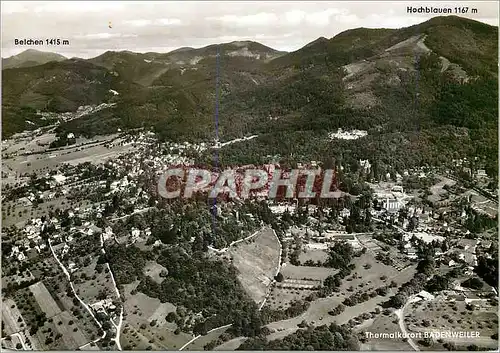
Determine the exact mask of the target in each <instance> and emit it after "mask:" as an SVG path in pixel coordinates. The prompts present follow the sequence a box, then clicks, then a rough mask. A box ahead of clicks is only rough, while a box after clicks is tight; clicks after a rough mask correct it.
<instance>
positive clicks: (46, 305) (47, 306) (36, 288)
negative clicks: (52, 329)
mask: <svg viewBox="0 0 500 353" xmlns="http://www.w3.org/2000/svg"><path fill="white" fill-rule="evenodd" d="M29 289H30V291H31V293H33V295H34V297H35V300H36V302H37V303H38V305H39V306H40V309H42V311H43V312H44V313H45V314H47V317H53V316H56V315H57V314H59V313H60V312H61V309H60V308H59V306H58V305H57V303H56V302H55V300H54V298H53V297H52V295H51V294H50V293H49V291H48V290H47V288H46V287H45V284H43V282H38V283H35V284H33V285H31V286H30V287H29Z"/></svg>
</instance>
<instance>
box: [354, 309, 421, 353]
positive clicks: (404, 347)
mask: <svg viewBox="0 0 500 353" xmlns="http://www.w3.org/2000/svg"><path fill="white" fill-rule="evenodd" d="M356 331H358V332H370V333H373V334H377V333H389V334H390V333H397V332H401V329H400V328H399V325H398V321H397V319H396V317H395V316H394V315H379V316H378V317H377V318H375V320H373V321H372V322H371V323H370V324H369V325H366V326H363V327H362V328H359V329H356ZM363 337H365V334H363ZM361 350H363V351H372V350H375V351H412V350H413V348H412V347H411V346H410V345H409V344H408V343H407V342H405V341H404V340H403V339H394V338H368V339H367V341H366V342H365V343H363V344H362V345H361Z"/></svg>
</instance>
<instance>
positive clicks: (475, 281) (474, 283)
mask: <svg viewBox="0 0 500 353" xmlns="http://www.w3.org/2000/svg"><path fill="white" fill-rule="evenodd" d="M483 286H484V283H483V281H481V280H480V279H479V278H477V277H472V278H469V279H467V280H465V281H463V282H462V287H467V288H472V289H477V290H479V289H482V288H483Z"/></svg>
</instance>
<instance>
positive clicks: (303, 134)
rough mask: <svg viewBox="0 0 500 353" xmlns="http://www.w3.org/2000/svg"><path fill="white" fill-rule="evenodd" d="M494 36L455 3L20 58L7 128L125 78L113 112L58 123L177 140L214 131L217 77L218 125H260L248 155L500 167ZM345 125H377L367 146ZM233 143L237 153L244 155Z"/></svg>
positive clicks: (236, 131) (228, 128) (223, 131)
mask: <svg viewBox="0 0 500 353" xmlns="http://www.w3.org/2000/svg"><path fill="white" fill-rule="evenodd" d="M497 38H498V28H497V27H493V26H489V25H486V24H483V23H480V22H477V21H472V20H469V19H464V18H460V17H456V16H447V17H435V18H433V19H431V20H429V21H426V22H423V23H421V24H418V25H415V26H411V27H407V28H402V29H366V28H358V29H353V30H348V31H345V32H342V33H340V34H338V35H336V36H335V37H333V38H330V39H326V38H319V39H317V40H315V41H313V42H311V43H309V44H308V45H306V46H304V47H303V48H301V49H299V50H297V51H295V52H292V53H282V52H279V51H276V50H274V49H271V48H268V47H266V46H264V45H261V44H259V43H255V42H232V43H225V44H220V45H218V46H217V45H211V46H207V47H204V48H199V49H193V48H180V49H178V50H174V51H173V52H170V53H162V54H160V53H145V54H139V53H132V52H107V53H104V54H103V55H101V56H99V57H96V58H93V59H90V60H88V61H82V60H70V61H64V62H59V63H49V64H46V65H44V66H36V67H32V68H22V69H9V70H4V83H3V88H4V92H9V93H8V94H7V98H6V99H5V102H6V103H7V104H8V107H9V111H10V112H11V113H10V114H7V115H6V119H4V121H3V124H4V130H7V131H10V132H12V131H15V130H16V129H5V125H6V124H7V125H9V124H11V125H15V124H12V120H15V119H17V115H16V114H18V113H19V109H21V108H22V109H27V108H36V109H46V110H53V111H64V110H65V109H67V110H72V109H76V107H77V106H78V105H79V104H90V103H95V104H99V103H102V102H107V101H108V100H109V99H111V97H110V95H109V90H114V91H116V92H119V95H118V96H116V97H113V101H114V102H116V103H117V106H116V109H114V110H113V111H112V112H110V111H108V112H106V113H105V114H104V113H102V114H101V115H98V116H89V117H85V118H82V119H78V120H75V121H72V122H71V123H69V124H65V125H64V124H63V125H61V126H60V127H59V129H60V130H65V129H66V130H68V131H70V130H71V131H77V132H79V133H85V134H87V135H92V134H103V133H109V132H113V131H116V129H117V128H119V127H120V128H134V127H147V128H153V129H155V130H156V131H157V132H158V133H159V134H160V136H161V137H162V138H164V139H169V140H207V139H212V138H213V137H214V129H215V127H214V113H215V106H216V104H215V101H216V82H218V89H219V91H218V94H219V104H218V109H219V135H220V138H221V139H222V140H230V139H233V138H237V137H242V136H245V135H250V134H261V135H262V139H255V140H252V142H251V143H250V142H249V143H248V146H246V147H245V148H247V150H248V149H249V148H252V149H255V151H254V152H253V153H248V155H253V157H252V158H253V159H251V160H248V159H247V160H245V159H243V160H241V162H256V161H260V159H259V158H263V157H258V156H259V155H262V154H264V155H279V156H281V157H280V158H282V159H283V158H285V159H288V160H289V159H291V160H292V161H293V160H295V161H297V160H307V159H309V160H311V159H312V160H315V159H318V158H323V157H324V156H325V155H326V154H329V155H330V156H331V157H335V158H337V159H338V158H347V159H351V160H355V159H357V160H359V159H362V158H366V155H367V154H368V155H369V154H373V155H374V158H375V159H377V158H380V162H381V163H382V164H386V165H414V164H422V163H437V162H440V161H443V160H444V161H446V160H451V159H452V158H453V155H456V154H459V155H469V156H474V157H475V156H480V158H482V159H484V160H487V161H488V164H489V165H490V167H491V168H496V167H495V166H494V164H496V162H495V161H496V149H497V146H498V141H497V139H496V135H497V134H496V131H497V116H498V108H497V99H498V89H497V84H496V83H497V80H498V74H497V67H498V58H497V53H498V41H497ZM217 49H218V50H219V54H220V56H219V57H218V58H217V57H216V53H217ZM217 62H218V65H219V67H218V69H217ZM217 74H218V76H217ZM53 77H55V79H53ZM111 96H112V95H111ZM19 114H20V113H19ZM20 116H22V115H20ZM107 122H109V123H107ZM111 122H112V123H111ZM103 124H104V125H103ZM103 126H104V128H103ZM338 128H343V129H352V128H357V129H362V130H366V131H368V134H369V137H368V138H367V139H365V140H364V144H363V145H361V144H360V143H358V142H349V143H347V142H346V143H344V142H341V141H331V142H328V143H326V142H324V141H328V138H327V137H326V136H328V133H329V132H331V131H332V130H336V129H338ZM453 136H455V137H456V139H455V140H454V137H453ZM318 139H319V140H318ZM325 139H326V140H325ZM278 141H279V142H278ZM320 141H323V142H320ZM313 143H314V145H312V144H313ZM299 144H302V145H300V146H299ZM345 144H348V145H349V146H346V145H345ZM235 148H236V147H235ZM367 148H368V150H367ZM266 149H267V151H266ZM335 149H337V150H335ZM334 150H335V151H334ZM328 151H333V152H331V153H330V152H328ZM232 153H233V156H228V157H227V160H228V161H230V160H234V158H233V157H235V156H236V154H238V153H239V154H240V155H241V154H245V152H243V151H239V152H238V151H233V152H232ZM377 155H380V156H377ZM240 157H241V156H239V157H237V158H236V159H238V158H240Z"/></svg>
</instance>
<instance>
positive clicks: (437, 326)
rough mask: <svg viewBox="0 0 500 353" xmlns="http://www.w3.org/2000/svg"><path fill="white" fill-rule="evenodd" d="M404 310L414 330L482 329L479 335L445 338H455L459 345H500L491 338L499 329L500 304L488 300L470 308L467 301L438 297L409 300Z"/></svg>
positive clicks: (490, 346)
mask: <svg viewBox="0 0 500 353" xmlns="http://www.w3.org/2000/svg"><path fill="white" fill-rule="evenodd" d="M404 314H405V324H406V327H407V328H408V330H409V331H411V332H441V331H450V332H456V331H460V332H464V331H466V332H479V335H480V337H477V338H460V337H454V338H443V341H445V342H453V343H455V344H456V345H457V346H467V345H469V344H476V345H478V346H480V347H489V348H496V347H498V341H497V340H494V339H492V338H491V335H493V334H494V333H497V332H498V307H496V306H491V305H489V304H488V302H487V301H486V300H479V301H477V302H475V308H474V309H473V310H470V309H467V306H466V303H465V301H450V300H448V299H447V298H442V297H438V298H436V299H435V300H432V301H419V302H416V303H413V304H410V305H409V306H408V307H407V309H406V311H405V313H404ZM434 344H438V343H436V342H435V343H434ZM429 348H433V347H429ZM434 348H435V347H434Z"/></svg>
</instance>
